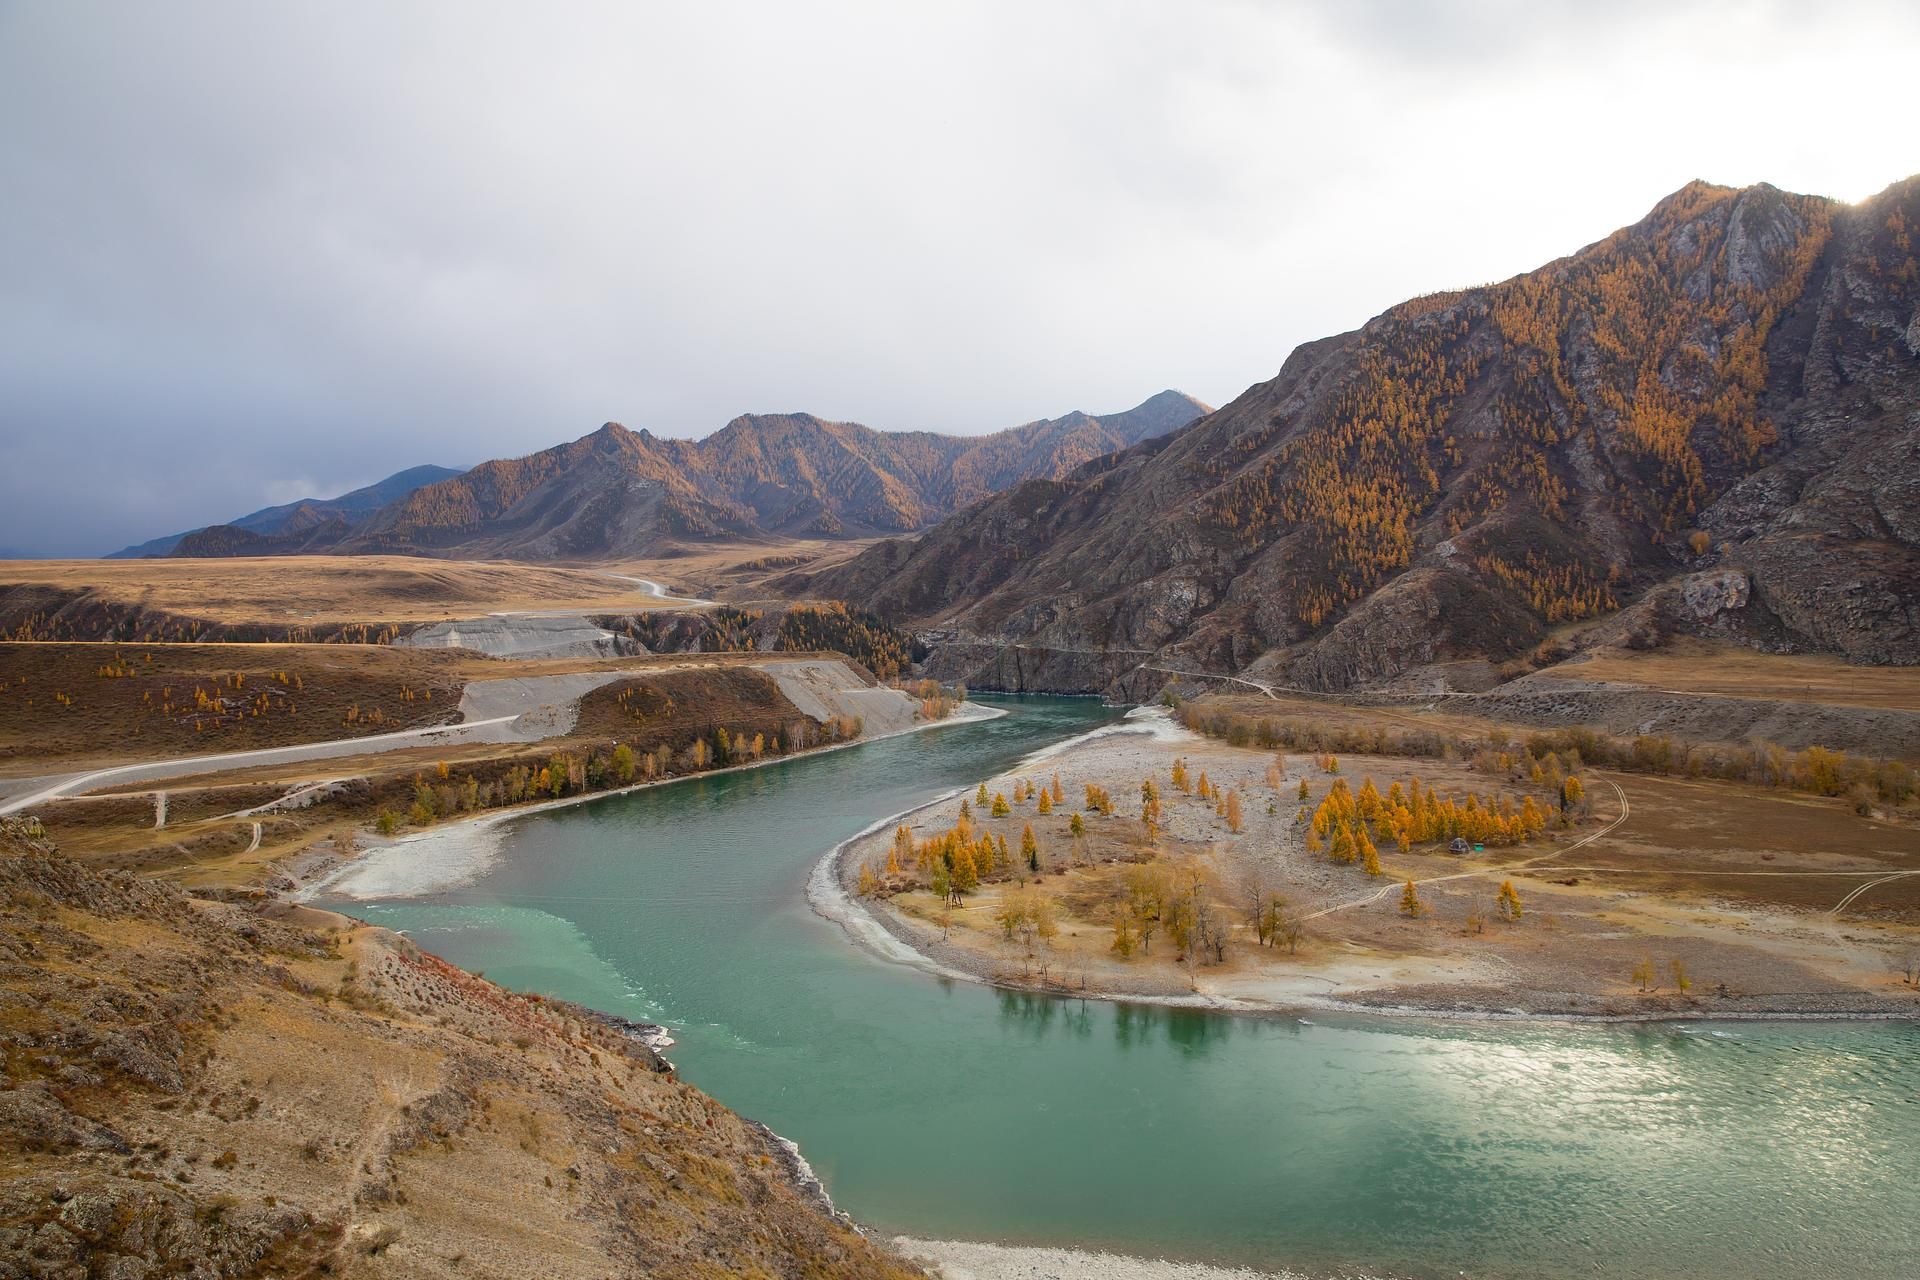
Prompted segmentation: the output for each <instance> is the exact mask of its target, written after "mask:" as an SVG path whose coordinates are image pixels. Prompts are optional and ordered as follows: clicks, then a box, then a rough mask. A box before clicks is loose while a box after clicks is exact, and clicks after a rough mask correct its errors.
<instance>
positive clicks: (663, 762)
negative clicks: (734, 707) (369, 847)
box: [375, 716, 861, 835]
mask: <svg viewBox="0 0 1920 1280" xmlns="http://www.w3.org/2000/svg"><path fill="white" fill-rule="evenodd" d="M860 732H861V724H860V721H859V719H858V718H857V717H853V716H834V717H832V718H831V719H828V720H826V721H821V722H815V721H813V720H810V719H805V718H802V719H799V720H794V721H791V722H789V723H787V724H785V725H781V726H779V727H777V728H770V729H769V728H744V729H734V730H729V729H726V728H724V727H723V728H715V729H712V730H711V731H707V732H694V733H687V734H682V735H679V736H677V737H675V738H673V739H671V740H658V741H655V742H653V743H650V744H633V743H626V742H607V743H603V744H601V745H599V746H595V747H589V748H584V749H570V750H562V751H555V752H553V753H551V754H550V755H548V756H547V757H546V758H545V759H544V760H541V759H538V758H535V759H531V760H529V759H524V758H523V759H518V760H512V761H503V760H488V761H483V762H479V763H477V764H475V765H474V766H473V767H472V768H471V769H469V770H467V771H464V772H461V773H458V774H456V773H455V772H454V769H453V766H451V765H449V764H448V763H447V762H445V761H442V762H441V763H440V764H439V765H438V767H437V768H436V769H435V770H434V771H433V773H432V774H431V775H428V774H424V773H422V774H415V775H414V777H413V779H412V780H411V782H410V783H407V784H405V785H406V786H407V788H408V790H407V791H406V792H403V793H401V794H399V795H391V794H390V795H389V796H388V797H387V801H386V803H383V804H382V805H381V806H380V809H379V811H378V815H377V817H376V819H375V826H376V827H377V828H378V829H379V831H380V833H381V834H382V835H392V834H393V833H394V832H396V831H398V830H400V829H401V828H402V827H405V826H416V827H420V826H428V825H431V824H432V823H434V822H438V821H441V820H442V819H446V818H452V817H457V816H459V815H461V814H467V813H479V812H483V811H485V810H487V809H494V808H501V807H504V806H507V805H515V804H526V803H531V802H535V801H542V800H559V799H563V798H565V797H567V796H574V795H585V794H588V793H590V792H594V791H604V790H609V789H612V788H615V787H626V786H632V785H634V784H635V783H644V782H659V781H665V780H667V779H669V778H676V777H685V776H690V775H692V774H697V773H705V772H708V771H711V770H714V769H725V768H730V767H733V766H735V765H743V764H754V763H757V762H759V761H762V760H766V759H773V758H777V757H780V756H784V755H789V754H793V753H796V752H800V751H806V750H810V749H812V748H815V747H823V746H831V745H834V744H836V743H841V742H850V741H853V740H854V739H856V738H858V737H859V736H860Z"/></svg>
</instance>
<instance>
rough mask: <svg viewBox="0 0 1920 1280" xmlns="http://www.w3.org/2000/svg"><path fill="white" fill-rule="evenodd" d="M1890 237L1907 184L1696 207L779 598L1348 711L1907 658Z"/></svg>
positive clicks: (1906, 567) (1919, 353)
mask: <svg viewBox="0 0 1920 1280" xmlns="http://www.w3.org/2000/svg"><path fill="white" fill-rule="evenodd" d="M1916 234H1920V179H1909V180H1907V181H1904V182H1901V183H1899V184H1896V185H1895V186H1893V187H1891V188H1889V189H1888V190H1887V191H1885V192H1883V193H1882V194H1881V195H1879V196H1877V197H1875V198H1874V199H1872V200H1869V201H1867V202H1865V203H1863V204H1861V205H1858V206H1845V205H1840V204H1838V203H1836V202H1833V201H1829V200H1825V199H1821V198H1817V197H1808V196H1799V195H1792V194H1789V193H1785V192H1781V191H1778V190H1776V189H1774V188H1772V187H1768V186H1764V185H1762V186H1757V187H1751V188H1747V189H1744V190H1734V189H1729V188H1723V187H1713V186H1709V185H1706V184H1703V183H1694V184H1691V185H1689V186H1688V187H1686V188H1684V189H1682V190H1681V191H1679V192H1676V193H1675V194H1674V195H1672V196H1670V197H1668V198H1667V199H1666V200H1663V201H1662V202H1661V203H1660V204H1659V205H1658V206H1657V207H1656V208H1655V209H1654V210H1653V211H1652V213H1650V214H1649V215H1648V216H1647V217H1646V218H1645V219H1644V220H1642V221H1641V222H1639V223H1637V224H1635V225H1634V226H1632V227H1628V228H1626V229H1624V230H1622V231H1620V232H1617V233H1615V234H1614V235H1613V236H1610V237H1608V238H1607V239H1606V240H1604V241H1601V242H1599V243H1598V244H1595V245H1591V246H1588V247H1587V248H1585V249H1583V250H1581V251H1579V252H1578V253H1575V254H1573V255H1571V256H1570V257H1567V258H1563V259H1561V260H1559V261H1556V262H1554V263H1550V264H1548V265H1547V266H1545V267H1543V268H1541V269H1540V270H1538V271H1534V272H1531V273H1528V274H1527V275H1523V276H1519V277H1516V278H1514V279H1513V280H1509V281H1506V282H1504V283H1501V284H1497V285H1491V286H1487V287H1484V288H1477V289H1472V290H1467V291H1463V292H1459V293H1451V294H1439V295H1433V296H1429V297H1426V298H1421V299H1417V300H1415V301H1413V302H1409V303H1406V304H1403V305H1401V306H1399V307H1396V308H1394V309H1393V310H1391V311H1388V312H1386V313H1385V314H1383V315H1381V316H1379V317H1376V318H1375V319H1374V320H1372V321H1369V322H1368V323H1367V324H1366V325H1365V326H1363V327H1362V328H1361V329H1359V330H1357V331H1355V332H1352V333H1347V334H1342V335H1340V336H1337V337H1333V338H1328V339H1324V340H1321V341H1318V342H1313V343H1309V344H1307V345H1305V346H1303V347H1301V348H1299V349H1298V350H1296V351H1295V352H1294V353H1293V355H1292V356H1291V357H1290V358H1289V359H1288V360H1287V362H1286V364H1285V366H1284V367H1283V368H1282V369H1281V371H1280V373H1279V375H1278V376H1277V377H1275V378H1274V379H1273V380H1272V381H1270V382H1266V383H1262V384H1260V385H1259V386H1256V387H1253V388H1251V389H1250V390H1248V391H1247V392H1246V393H1245V394H1244V395H1242V396H1241V397H1240V398H1239V399H1237V400H1235V401H1234V402H1233V403H1232V404H1229V405H1227V406H1226V407H1224V408H1222V409H1220V410H1218V411H1216V412H1214V413H1212V414H1210V415H1209V416H1207V417H1205V418H1203V419H1201V420H1199V421H1198V422H1196V423H1194V424H1193V425H1192V426H1190V427H1188V428H1186V429H1185V430H1183V431H1181V432H1179V433H1178V434H1176V435H1174V436H1172V437H1171V438H1166V439H1159V440H1154V441H1150V442H1148V443H1145V444H1142V445H1138V446H1135V447H1134V448H1131V449H1128V450H1126V451H1123V452H1121V453H1118V454H1115V455H1111V456H1109V457H1105V458H1101V459H1098V460H1095V461H1093V462H1090V463H1088V464H1087V465H1085V466H1083V467H1081V468H1080V469H1079V470H1077V471H1075V472H1074V473H1072V474H1071V475H1069V476H1066V477H1064V478H1062V479H1058V480H1031V481H1028V482H1026V483H1023V484H1020V485H1017V486H1015V487H1013V488H1011V489H1009V490H1008V491H1006V492H1004V493H1001V494H999V495H997V496H995V497H992V498H990V499H988V500H986V501H983V502H981V503H979V504H977V505H975V506H973V507H971V508H969V509H968V510H966V511H964V512H961V513H960V514H958V515H956V516H954V517H953V518H952V519H950V520H947V521H945V522H943V523H942V524H940V525H938V526H936V527H934V528H932V529H930V530H928V531H926V532H925V533H923V534H921V535H919V536H918V537H917V538H914V539H912V540H904V539H903V540H895V541H890V542H884V543H880V544H877V545H876V546H874V547H872V548H870V549H869V550H868V551H867V552H865V553H863V554H862V555H861V556H859V557H857V558H855V559H854V560H852V561H850V562H848V563H847V564H845V565H844V566H841V567H838V568H836V569H833V570H829V571H827V572H825V573H822V574H818V575H814V576H813V577H810V578H808V577H800V576H796V577H795V578H793V579H791V580H790V581H788V582H787V583H786V584H784V585H785V586H786V587H787V588H788V589H790V590H793V591H796V592H806V593H809V594H814V595H820V596H833V597H839V598H844V599H847V600H849V601H852V602H855V603H857V604H859V605H861V606H863V607H867V608H871V609H874V610H875V611H877V612H878V613H880V614H881V615H882V616H884V617H886V618H888V619H889V620H891V621H893V622H895V623H900V624H910V625H913V626H915V627H916V628H918V629H919V630H920V631H921V633H922V637H923V639H924V640H925V642H926V643H927V644H928V645H929V647H930V654H929V657H928V666H929V668H930V670H931V671H932V672H933V673H934V674H937V675H940V676H942V677H946V678H956V679H965V680H966V681H967V682H968V683H969V684H971V685H974V686H976V687H982V688H986V687H1001V688H1024V689H1052V690H1061V691H1091V690H1108V691H1113V692H1129V693H1135V694H1137V693H1139V692H1140V691H1141V690H1142V688H1145V689H1147V690H1149V691H1150V690H1151V689H1152V688H1157V687H1158V684H1159V683H1160V682H1162V681H1164V679H1165V677H1164V676H1163V675H1162V676H1155V675H1154V674H1153V672H1152V668H1153V667H1156V666H1167V667H1176V668H1183V669H1192V670H1201V671H1210V672H1236V671H1245V670H1252V671H1256V672H1263V673H1266V674H1267V675H1270V676H1273V677H1276V678H1279V679H1281V680H1284V681H1286V682H1289V683H1296V684H1300V685H1303V686H1307V687H1313V688H1321V689H1341V688H1348V687H1353V686H1356V685H1363V684H1367V683H1369V682H1377V681H1380V680H1383V679H1386V678H1390V677H1392V676H1394V675H1395V674H1397V673H1400V672H1404V671H1407V670H1409V669H1411V668H1415V667H1418V666H1421V665H1423V664H1427V663H1433V662H1441V661H1447V660H1451V659H1456V658H1460V657H1468V656H1478V657H1491V658H1495V659H1504V658H1510V657H1514V656H1516V655H1522V654H1525V653H1527V652H1528V651H1530V650H1532V649H1534V648H1535V647H1536V646H1539V645H1541V644H1542V642H1543V641H1544V640H1545V639H1546V638H1547V637H1548V635H1549V633H1556V634H1557V637H1559V638H1557V639H1556V643H1572V644H1575V645H1579V644H1584V643H1588V642H1592V643H1601V642H1609V643H1631V644H1643V645H1644V644H1655V643H1658V642H1659V641H1660V640H1661V639H1662V638H1663V637H1664V636H1666V635H1669V634H1673V633H1677V632H1685V633H1694V634H1701V635H1710V636H1719V637H1723V638H1729V639H1733V640H1737V641H1740V642H1742V643H1746V644H1749V645H1753V646H1756V647H1760V648H1764V649H1775V650H1782V651H1811V652H1825V653H1834V654H1838V655H1841V656H1843V657H1845V658H1847V659H1848V660H1850V661H1855V662H1869V663H1913V662H1920V465H1916V464H1917V463H1920V457H1916V454H1917V453H1920V267H1916V262H1915V260H1916V257H1920V249H1916V246H1915V244H1914V242H1913V241H1914V237H1915V235H1916ZM1569 630H1571V631H1573V632H1574V639H1572V640H1571V641H1568V640H1566V639H1565V638H1564V637H1565V635H1566V634H1567V632H1568V631H1569ZM1142 664H1145V668H1144V669H1143V668H1142Z"/></svg>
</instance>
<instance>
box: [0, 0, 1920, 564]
mask: <svg viewBox="0 0 1920 1280" xmlns="http://www.w3.org/2000/svg"><path fill="white" fill-rule="evenodd" d="M1865 29H1871V30H1873V31H1874V32H1875V33H1876V36H1875V39H1874V40H1873V41H1871V42H1865V43H1863V42H1861V41H1860V40H1859V39H1858V38H1857V36H1858V33H1859V31H1861V30H1865ZM1916 34H1920V19H1917V18H1916V15H1915V13H1914V11H1913V10H1912V8H1911V7H1910V6H1905V5H1900V4H1867V3H1860V4H1853V5H1842V6H1839V7H1832V6H1829V7H1827V8H1825V9H1823V10H1822V17H1821V18H1819V19H1818V20H1812V19H1809V18H1807V17H1806V16H1805V14H1804V12H1803V11H1802V10H1800V9H1797V8H1794V7H1789V6H1784V5H1783V6H1778V7H1771V8H1768V7H1755V6H1751V5H1740V4H1731V3H1728V4H1713V3H1699V4H1693V5H1677V6H1676V5H1652V4H1644V5H1641V4H1635V5H1630V6H1626V7H1615V6H1597V5H1576V4H1561V5H1546V6H1542V5H1537V4H1521V3H1517V2H1514V3H1504V2H1503V3H1476V4H1462V5H1458V6H1432V5H1412V4H1386V3H1376V4H1335V3H1328V4H1323V5H1303V4H1294V5H1287V4H1278V5H1275V4H1256V3H1232V2H1228V0H1220V2H1217V3H1209V4H1195V5H1173V4H1164V5H1163V4H1146V3H1132V4H1104V3H1091V2H1089V3H1084V4H1058V5H1031V4H1013V3H992V4H979V5H951V6H928V5H893V4H879V3H874V4H833V5H825V6H818V5H807V6H794V5H785V4H773V3H767V4H747V3H742V4H731V5H715V6H685V5H681V6H673V5H627V4H619V5H614V4H606V5H596V4H574V5H565V6H540V7H534V6H523V5H480V4H468V3H461V4H452V3H436V4H415V5H408V6H389V5H374V4H279V5H272V6H267V5H257V4H251V3H225V4H215V3H184V4H179V5H172V6H164V7H163V6H135V5H120V4H105V3H87V2H76V3H61V4H52V3H44V4H32V3H20V2H14V3H6V2H4V0H0V173H4V174H5V190H6V192H7V195H6V198H5V199H0V547H8V548H17V549H23V550H26V551H30V552H34V553H56V552H58V553H83V554H84V553H97V552H101V551H106V550H109V549H111V548H113V547H115V546H118V545H120V544H122V543H125V542H130V541H135V540H138V539H142V538H145V537H149V536H152V535H154V534H158V533H162V532H167V531H170V530H173V529H177V528H181V527H185V526H189V525H192V524H195V523H200V522H204V521H206V520H209V519H215V518H219V517H222V516H230V515H236V514H239V513H240V512H243V511H246V510H249V509H251V508H254V507H257V506H260V505H263V504H264V503H266V502H268V501H270V500H278V499H283V498H284V497H285V496H286V492H287V489H288V487H289V486H292V485H294V484H296V483H297V482H300V481H310V482H311V483H312V484H313V485H314V486H315V487H316V488H318V489H321V490H327V491H339V490H343V489H346V488H350V487H352V486H353V485H355V484H357V483H362V482H364V481H366V480H368V479H371V478H375V477H377V476H380V475H384V474H386V473H388V472H390V471H393V470H397V469H398V468H400V467H403V466H409V465H413V464H416V463H420V462H442V463H447V462H468V461H473V460H478V459H480V458H484V457H489V456H498V455H502V454H512V453H519V452H525V451H527V450H531V449H535V448H539V447H542V446H544V445H547V444H550V443H553V442H555V441H558V440H562V439H567V438H571V437H573V436H576V435H579V434H581V433H584V432H585V431H588V430H591V429H592V428H593V427H594V426H596V425H598V424H599V423H600V422H601V421H603V420H606V419H608V418H616V419H619V420H622V421H625V422H627V423H628V424H629V425H632V426H636V427H638V426H646V427H649V428H652V429H653V430H655V431H660V432H665V433H671V434H686V435H697V434H704V433H705V432H707V431H710V430H712V429H714V428H715V427H717V426H719V425H720V424H721V423H723V422H725V421H726V420H727V419H728V418H730V417H731V416H733V415H734V414H736V413H740V412H746V411H783V410H801V409H804V410H808V411H811V412H815V413H819V414H822V415H824V416H831V417H843V418H852V419H857V420H859V421H863V422H867V423H869V424H870V425H873V426H879V427H892V428H908V427H924V428H932V429H938V430H949V431H983V430H991V429H995V428H998V427H1001V426H1005V425H1009V424H1012V423H1014V422H1018V421H1022V420H1025V419H1029V418H1033V417H1038V416H1042V415H1051V414H1056V413H1059V412H1063V411H1065V410H1067V409H1069V408H1076V407H1078V408H1085V409H1088V410H1092V411H1096V412H1097V411H1100V410H1110V409H1113V408H1116V407H1119V406H1123V405H1127V404H1131V403H1133V402H1135V401H1137V400H1138V399H1140V398H1142V397H1143V396H1145V395H1146V394H1149V393H1151V392H1152V391H1155V390H1157V389H1159V388H1160V387H1163V386H1178V387H1181V388H1182V389H1184V390H1187V391H1190V392H1192V393H1193V394H1195V395H1198V396H1200V397H1202V398H1203V399H1207V400H1210V401H1214V402H1223V401H1225V400H1227V399H1230V398H1232V396H1234V395H1235V394H1237V393H1238V392H1239V391H1240V390H1241V389H1242V388H1243V387H1245V386H1246V385H1248V384H1249V383H1251V382H1254V381H1257V380H1259V379H1261V378H1264V377H1267V376H1270V375H1271V373H1272V372H1273V370H1274V369H1275V368H1277V367H1278V365H1279V363H1280V361H1281V360H1282V359H1283V358H1284V357H1285V355H1286V353H1287V351H1288V350H1290V349H1291V348H1292V346H1293V345H1295V344H1296V343H1298V342H1300V341H1304V340H1307V339H1310V338H1313V337H1318V336H1321V335H1322V334H1325V333H1328V332H1334V331H1337V330H1339V329H1342V328H1346V327H1350V326H1352V325H1353V324H1356V323H1358V322H1360V321H1361V320H1363V319H1365V318H1366V316H1367V315H1369V314H1371V313H1372V312H1374V311H1376V310H1378V309H1379V308H1380V307H1382V306H1386V305H1389V304H1391V303H1392V302H1394V301H1397V300H1398V299H1400V298H1402V297H1405V296H1409V295H1412V294H1415V293H1420V292H1424V291H1426V290H1429V289H1434V288H1440V287H1447V286H1452V285H1457V284H1461V283H1469V282H1472V281H1475V280H1480V279H1486V278H1491V277H1494V276H1498V275H1505V274H1510V273H1511V272H1514V271H1519V270H1524V269H1526V268H1528V267H1530V266H1533V265H1536V264H1537V263H1538V262H1540V261H1542V260H1544V259H1546V258H1548V257H1551V256H1554V255H1556V254H1558V253H1560V252H1564V251H1566V250H1568V249H1570V248H1572V247H1574V246H1576V245H1578V244H1580V243H1583V242H1585V241H1587V240H1591V239H1593V238H1596V237H1597V236H1599V235H1602V234H1604V233H1605V232H1606V231H1608V230H1610V229H1611V228H1612V227H1613V226H1615V225H1618V224H1619V223H1621V222H1624V221H1627V220H1630V219H1631V218H1633V217H1636V216H1638V215H1639V214H1640V213H1641V212H1644V210H1645V208H1646V207H1648V206H1649V205H1650V204H1651V203H1652V202H1653V201H1654V200H1655V199H1657V198H1658V197H1659V196H1660V195H1662V194H1664V193H1665V192H1666V191H1668V190H1670V189H1672V188H1673V187H1675V186H1678V185H1679V184H1680V183H1681V182H1684V181H1685V180H1687V179H1688V178H1691V177H1695V176H1702V177H1709V178H1713V179H1715V180H1720V181H1736V182H1745V181H1755V180H1760V179H1763V178H1764V179H1767V180H1771V181H1775V182H1778V183H1780V184H1782V185H1787V186H1796V185H1797V186H1801V187H1803V188H1805V189H1816V190H1829V191H1830V193H1832V194H1838V195H1843V196H1848V197H1858V196H1862V195H1865V194H1867V192H1868V190H1869V189H1870V186H1871V185H1879V184H1882V183H1884V182H1886V181H1891V180H1892V179H1894V178H1896V177H1899V176H1901V172H1902V169H1903V168H1904V167H1905V166H1908V165H1910V164H1911V158H1910V157H1909V156H1906V155H1904V154H1902V147H1903V146H1904V139H1903V138H1901V137H1900V130H1899V128H1898V123H1897V122H1898V121H1899V120H1900V119H1902V118H1903V116H1902V109H1901V107H1900V103H1899V95H1900V92H1901V88H1902V85H1903V83H1904V80H1903V78H1902V76H1901V75H1900V74H1898V55H1899V53H1900V52H1901V51H1902V50H1903V49H1904V50H1910V49H1911V48H1912V47H1914V45H1915V40H1914V36H1915V35H1916ZM1570 51H1572V52H1573V53H1577V54H1578V57H1577V58H1575V57H1573V56H1572V55H1571V53H1570ZM1842 54H1844V55H1845V56H1844V57H1843V56H1842ZM1768 76H1773V77H1777V78H1778V79H1779V80H1780V81H1781V82H1782V83H1790V84H1792V85H1793V86H1794V88H1795V90H1796V92H1795V94H1794V95H1793V96H1792V98H1791V99H1790V100H1791V101H1792V102H1793V103H1794V106H1793V108H1792V110H1790V111H1789V110H1785V109H1781V108H1774V109H1773V110H1772V112H1771V113H1770V114H1766V115H1764V116H1762V117H1760V120H1761V121H1762V122H1763V123H1764V125H1765V128H1764V129H1756V128H1743V127H1738V125H1739V122H1740V121H1742V120H1743V119H1752V118H1753V113H1754V112H1755V111H1758V110H1759V108H1757V107H1754V106H1752V93H1753V85H1754V84H1755V83H1756V81H1757V80H1761V81H1763V80H1764V79H1765V78H1766V77H1768ZM1649 86H1658V88H1659V91H1658V92H1654V91H1652V89H1650V88H1649ZM1876 130H1880V132H1877V133H1876ZM1862 184H1870V185H1869V186H1863V185H1862Z"/></svg>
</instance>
